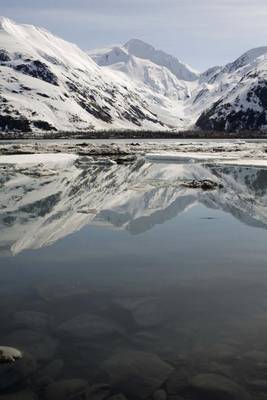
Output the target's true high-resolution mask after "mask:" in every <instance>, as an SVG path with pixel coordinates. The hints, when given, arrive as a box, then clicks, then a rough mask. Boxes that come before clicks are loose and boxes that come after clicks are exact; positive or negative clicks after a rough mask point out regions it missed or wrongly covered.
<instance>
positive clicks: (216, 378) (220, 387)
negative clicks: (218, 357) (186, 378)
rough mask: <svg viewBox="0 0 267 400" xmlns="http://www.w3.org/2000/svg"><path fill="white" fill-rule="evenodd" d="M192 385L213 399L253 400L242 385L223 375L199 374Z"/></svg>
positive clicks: (200, 392)
mask: <svg viewBox="0 0 267 400" xmlns="http://www.w3.org/2000/svg"><path fill="white" fill-rule="evenodd" d="M191 385H192V387H193V389H194V390H195V391H196V392H197V393H199V394H201V395H203V396H207V398H212V399H213V400H251V397H250V395H249V393H248V392H247V391H246V390H245V389H244V388H243V387H242V386H240V385H238V384H237V383H235V382H234V381H232V380H230V379H228V378H225V377H224V376H221V375H216V374H199V375H196V376H195V377H194V378H192V380H191ZM203 398H204V397H203Z"/></svg>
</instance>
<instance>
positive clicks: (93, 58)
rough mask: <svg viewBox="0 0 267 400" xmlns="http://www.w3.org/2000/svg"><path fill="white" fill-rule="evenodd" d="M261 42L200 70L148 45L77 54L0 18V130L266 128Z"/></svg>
mask: <svg viewBox="0 0 267 400" xmlns="http://www.w3.org/2000/svg"><path fill="white" fill-rule="evenodd" d="M266 108H267V47H260V48H257V49H253V50H250V51H249V52H247V53H245V54H244V55H242V56H241V57H239V58H238V59H237V60H236V61H234V62H233V63H229V64H227V65H226V66H220V67H212V68H210V69H209V70H208V71H206V72H204V73H202V74H200V73H198V72H197V71H195V70H194V69H192V68H191V67H189V66H188V65H186V64H184V63H182V62H181V61H179V60H178V59H177V58H176V57H173V56H170V55H168V54H167V53H164V52H163V51H160V50H157V49H155V48H154V47H153V46H151V45H149V44H147V43H144V42H142V41H141V40H137V39H132V40H130V41H128V42H127V43H126V44H125V45H122V46H115V47H111V48H106V49H102V50H92V51H89V52H87V53H86V52H84V51H82V50H80V49H79V48H78V47H77V46H76V45H74V44H71V43H68V42H66V41H64V40H62V39H60V38H58V37H56V36H54V35H52V34H51V33H49V32H48V31H46V30H45V29H42V28H37V27H34V26H30V25H20V24H17V23H15V22H13V21H11V20H9V19H7V18H0V131H7V132H8V131H22V132H25V131H33V132H39V131H46V130H59V131H89V130H93V129H94V130H99V129H146V130H167V129H176V130H184V129H192V128H194V127H197V128H201V129H205V130H223V131H228V130H229V131H230V130H231V131H232V130H237V131H238V130H241V129H258V128H260V129H261V128H266V126H267V122H266Z"/></svg>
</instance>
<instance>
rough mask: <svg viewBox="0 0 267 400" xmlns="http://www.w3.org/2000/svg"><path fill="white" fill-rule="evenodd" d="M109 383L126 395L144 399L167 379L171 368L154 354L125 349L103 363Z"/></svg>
mask: <svg viewBox="0 0 267 400" xmlns="http://www.w3.org/2000/svg"><path fill="white" fill-rule="evenodd" d="M102 368H103V371H104V372H105V373H106V375H107V378H108V381H109V383H110V384H111V386H112V387H114V388H116V389H118V390H119V391H120V392H122V393H123V394H124V395H126V396H130V397H135V398H138V399H145V398H147V397H149V396H151V395H152V394H153V393H154V392H155V391H156V390H157V389H159V388H160V387H161V386H162V384H163V383H164V382H165V381H166V380H167V378H168V376H169V375H170V374H171V372H172V370H173V368H172V367H171V366H170V365H169V364H167V363H166V362H164V361H162V360H161V359H160V358H159V357H158V356H157V355H156V354H152V353H146V352H141V351H126V352H122V353H118V354H115V355H114V356H113V357H111V358H110V359H109V360H107V361H106V362H105V363H104V365H103V367H102Z"/></svg>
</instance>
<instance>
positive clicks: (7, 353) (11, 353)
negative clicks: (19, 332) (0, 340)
mask: <svg viewBox="0 0 267 400" xmlns="http://www.w3.org/2000/svg"><path fill="white" fill-rule="evenodd" d="M21 358H22V352H21V351H20V350H17V349H15V348H13V347H6V346H0V363H1V364H2V363H9V362H15V361H16V360H19V359H21Z"/></svg>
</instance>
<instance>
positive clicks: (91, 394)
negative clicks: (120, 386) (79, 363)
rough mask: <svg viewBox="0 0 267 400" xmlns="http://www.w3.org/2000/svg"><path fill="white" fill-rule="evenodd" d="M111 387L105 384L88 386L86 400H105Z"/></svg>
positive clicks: (109, 393)
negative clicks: (87, 399)
mask: <svg viewBox="0 0 267 400" xmlns="http://www.w3.org/2000/svg"><path fill="white" fill-rule="evenodd" d="M111 392H112V390H111V387H110V386H109V385H107V384H105V383H98V384H95V385H93V386H90V388H89V389H88V398H89V399H90V400H105V399H107V398H109V396H110V395H111Z"/></svg>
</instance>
